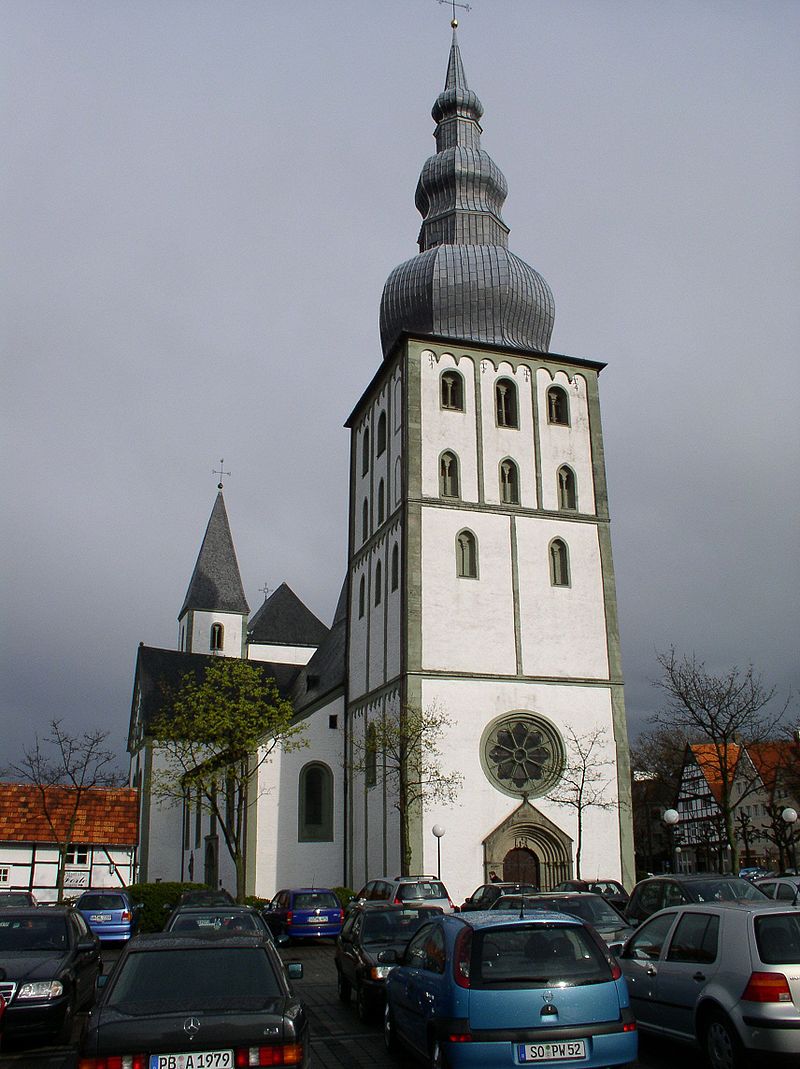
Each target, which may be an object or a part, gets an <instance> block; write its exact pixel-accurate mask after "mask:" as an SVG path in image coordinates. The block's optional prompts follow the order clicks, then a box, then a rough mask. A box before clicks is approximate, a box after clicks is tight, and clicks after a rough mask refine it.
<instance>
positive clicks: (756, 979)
mask: <svg viewBox="0 0 800 1069" xmlns="http://www.w3.org/2000/svg"><path fill="white" fill-rule="evenodd" d="M742 998H743V999H744V1001H745V1002H791V1001H792V993H791V991H790V990H789V983H788V981H787V979H786V977H785V976H784V975H783V973H780V972H754V973H751V974H750V979H749V980H748V981H747V987H746V988H745V989H744V994H743V995H742Z"/></svg>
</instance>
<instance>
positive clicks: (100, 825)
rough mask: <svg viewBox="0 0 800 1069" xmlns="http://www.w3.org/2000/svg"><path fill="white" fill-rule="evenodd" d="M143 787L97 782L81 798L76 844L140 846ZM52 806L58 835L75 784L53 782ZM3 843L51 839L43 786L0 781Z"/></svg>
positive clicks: (0, 835)
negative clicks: (57, 784) (43, 797)
mask: <svg viewBox="0 0 800 1069" xmlns="http://www.w3.org/2000/svg"><path fill="white" fill-rule="evenodd" d="M138 793H139V792H138V791H136V790H135V789H134V788H132V787H92V788H91V789H90V790H88V791H87V792H86V793H85V794H84V796H83V798H82V799H81V804H80V808H79V809H78V819H77V821H76V824H75V830H74V832H73V834H72V841H73V843H81V844H84V843H85V844H86V845H91V844H97V845H104V846H135V845H136V844H137V843H138V842H139V803H138ZM47 798H48V808H49V810H50V814H51V816H52V818H53V823H54V824H55V827H56V830H57V832H58V833H59V834H61V835H63V834H65V831H66V827H67V822H68V820H69V817H70V815H71V813H72V807H73V805H74V788H72V787H48V788H47ZM0 842H23V843H32V842H33V843H51V842H53V833H52V831H51V830H50V825H49V824H48V822H47V818H46V817H45V814H44V808H43V805H42V798H41V794H40V793H39V789H38V787H34V786H33V785H32V784H30V783H0Z"/></svg>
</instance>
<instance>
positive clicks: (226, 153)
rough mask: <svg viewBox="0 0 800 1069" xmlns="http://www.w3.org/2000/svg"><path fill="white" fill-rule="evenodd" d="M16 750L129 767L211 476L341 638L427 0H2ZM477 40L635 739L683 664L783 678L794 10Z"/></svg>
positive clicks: (240, 529) (794, 464)
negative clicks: (594, 409)
mask: <svg viewBox="0 0 800 1069" xmlns="http://www.w3.org/2000/svg"><path fill="white" fill-rule="evenodd" d="M0 15H1V16H2V22H3V24H4V25H3V34H2V56H0V64H1V65H2V70H3V75H2V85H1V90H2V109H1V110H2V144H3V163H2V169H1V171H0V176H1V181H2V186H1V187H0V195H1V196H2V205H3V217H4V226H3V237H2V243H3V244H2V254H3V255H2V265H3V269H4V276H5V277H4V280H3V294H2V301H3V308H2V346H3V352H4V381H3V395H2V396H3V401H2V408H3V435H4V447H3V457H4V461H5V478H6V486H7V492H6V508H5V509H4V510H3V513H4V517H3V527H2V546H3V558H2V561H3V565H2V574H3V587H2V605H3V628H4V630H3V636H2V644H1V648H2V709H1V712H0V715H1V716H2V721H0V727H1V730H2V737H1V739H0V761H1V760H2V758H3V757H5V758H8V757H12V756H15V755H16V754H17V753H18V752H19V750H20V749H21V747H22V746H23V745H25V744H26V743H27V742H28V741H29V740H30V739H31V738H32V735H33V732H34V730H36V729H42V728H44V727H46V725H47V723H48V722H49V720H50V719H51V718H52V717H54V716H60V717H63V718H64V719H65V721H66V724H67V725H68V726H70V727H72V728H73V729H74V730H78V729H79V728H81V727H82V726H84V725H88V726H97V725H105V726H106V727H107V728H108V729H109V730H110V732H111V740H112V742H113V744H114V745H115V746H116V747H118V748H119V750H120V752H121V753H124V746H125V734H126V727H127V720H128V713H129V706H130V695H131V683H132V670H133V664H134V659H135V654H136V646H137V643H138V642H139V641H140V640H142V641H144V642H146V643H147V644H149V645H161V646H167V647H173V646H174V644H175V638H176V621H175V618H176V614H177V612H178V610H179V608H180V606H181V602H182V600H183V596H184V594H185V591H186V587H187V584H188V581H189V577H190V575H191V571H192V567H193V565H194V561H195V558H196V555H197V551H198V548H199V545H200V540H201V538H202V534H203V531H204V529H205V524H206V521H207V519H208V515H209V513H210V510H211V506H212V504H213V500H214V495H215V492H216V491H215V487H216V481H217V479H216V477H215V476H213V475H212V474H211V472H212V468H215V467H218V460H219V458H220V457H224V458H225V467H226V469H228V470H230V471H231V476H230V478H227V479H226V480H225V482H226V501H227V505H228V511H229V515H230V519H231V523H232V527H233V532H234V538H235V540H236V545H237V550H238V554H239V562H240V566H241V571H242V576H243V579H244V583H245V588H246V591H247V595H248V598H249V600H250V604H251V607H252V608H253V609H255V608H256V607H257V606H258V605H259V604H260V602H261V599H262V595H261V594H259V592H258V591H259V588H260V587H262V586H263V584H264V583H265V582H266V583H267V584H268V585H269V586H270V587H272V588H275V587H276V586H278V585H279V584H280V583H281V582H282V581H286V582H288V583H289V585H290V586H292V587H293V589H294V590H295V591H296V592H297V594H298V595H299V596H300V597H302V598H303V599H304V600H305V601H306V602H307V604H308V605H309V606H310V607H311V608H312V609H313V610H314V611H315V612H316V613H317V614H318V615H319V616H320V617H321V618H322V619H323V620H325V621H326V622H330V618H331V615H332V612H333V609H334V605H335V601H336V597H337V594H338V591H339V587H340V584H341V581H342V578H343V575H344V568H345V535H346V493H347V435H346V432H345V431H344V430H343V429H342V423H343V421H344V419H345V418H346V417H347V415H348V413H349V411H350V409H351V407H352V405H353V404H354V402H355V401H356V400H357V398H358V397H359V395H360V393H361V391H362V390H363V388H364V386H365V385H366V383H367V382H368V381H369V379H370V378H371V376H372V375H373V373H374V371H375V370H376V368H377V367H378V364H379V361H380V345H379V337H378V323H377V315H378V303H379V300H380V294H381V289H382V287H383V283H384V281H385V279H386V276H387V275H388V273H389V271H390V270H391V269H392V267H394V266H395V265H396V264H397V263H399V262H400V261H402V260H404V259H406V258H407V257H408V256H409V255H411V254H412V253H413V251H414V250H415V247H416V246H415V239H416V235H417V231H418V227H419V218H418V216H417V214H416V211H415V209H414V203H413V196H414V188H415V184H416V180H417V176H418V174H419V171H420V168H421V166H422V163H423V162H424V160H425V158H426V157H427V156H428V155H429V154H430V153H431V152H433V150H434V143H433V140H432V137H431V134H432V132H433V122H432V120H431V118H430V108H431V106H432V104H433V101H434V99H435V97H436V95H437V93H438V92H439V90H440V88H441V86H442V83H443V80H444V74H445V67H446V61H447V53H448V49H449V44H450V29H449V25H448V22H449V15H448V11H447V8H445V7H443V6H440V5H438V4H436V3H434V0H403V2H399V0H385V2H384V0H304V2H303V3H293V4H289V3H285V2H282V0H237V2H232V0H231V2H214V3H211V2H208V3H206V2H202V0H185V2H184V0H169V2H167V3H164V0H155V2H148V0H137V2H136V3H129V2H115V0H95V2H93V0H81V2H79V3H78V2H66V0H65V2H61V3H56V2H50V3H43V2H39V0H10V2H9V0H6V2H5V3H4V4H3V5H2V9H0ZM459 40H460V45H461V50H462V55H463V58H464V63H465V69H466V73H467V78H468V80H469V82H470V85H471V87H472V88H474V89H475V90H476V91H477V93H478V94H479V96H480V98H481V100H482V101H483V104H484V107H485V115H484V119H483V127H484V138H483V143H484V147H486V148H487V149H488V151H489V152H490V153H491V154H492V156H493V157H494V159H495V160H496V162H497V163H498V165H499V166H500V168H501V169H502V170H503V172H504V174H505V175H506V178H507V179H508V183H509V188H510V194H509V197H508V201H507V202H506V206H505V212H504V215H505V219H506V222H507V223H508V224H509V226H510V227H511V238H510V243H511V248H512V249H513V251H514V252H515V253H516V254H517V255H519V256H521V257H522V258H523V259H525V260H527V261H528V262H529V263H531V264H532V265H533V266H534V267H535V268H537V270H539V271H540V272H541V273H542V274H543V275H544V276H545V278H546V279H547V280H548V281H549V283H550V285H551V287H552V289H553V292H554V295H555V301H556V326H555V332H554V336H553V344H552V349H553V351H555V352H559V353H567V354H571V355H574V356H582V357H591V358H593V359H598V360H603V361H607V363H608V368H607V369H606V371H604V373H603V375H602V376H601V391H602V392H601V397H602V403H603V421H604V430H605V445H606V462H607V467H608V476H609V484H610V494H611V509H612V517H613V528H612V531H613V544H614V555H615V565H616V572H617V583H618V595H619V608H620V619H621V627H622V643H623V661H624V667H625V673H626V680H627V703H628V711H629V718H630V720H631V723H632V724H633V725H634V726H638V725H639V724H641V722H642V721H643V719H644V717H646V715H647V714H648V713H649V712H650V711H651V709H652V706H653V702H654V701H656V700H657V694H656V692H654V691H653V689H652V687H651V686H650V684H649V680H651V679H652V678H653V677H654V676H655V674H656V664H655V652H656V651H657V650H663V649H665V648H666V647H667V646H669V645H670V644H671V643H674V644H675V646H676V647H677V648H678V649H679V650H681V651H684V650H685V651H689V652H691V651H696V653H697V654H698V656H700V657H703V658H705V660H706V662H707V664H708V666H709V667H710V668H712V669H717V668H719V669H724V668H727V667H729V666H730V665H733V664H737V663H738V664H742V665H744V664H746V663H748V662H750V661H752V662H753V663H754V664H755V665H756V666H757V667H758V668H759V669H761V670H762V671H763V672H764V674H765V676H766V678H767V679H768V680H769V681H770V682H771V683H774V684H775V685H776V686H777V687H778V688H779V690H780V691H781V692H783V693H785V692H786V691H787V690H788V689H789V688H790V687H794V688H795V689H796V688H797V675H798V672H797V665H798V657H797V653H798V636H800V620H798V600H799V598H798V593H799V592H800V577H799V576H798V529H800V524H798V519H800V478H798V462H799V461H800V437H799V435H798V419H797V413H798V400H800V399H799V398H798V375H797V355H798V354H797V347H798V337H800V311H798V308H799V305H798V290H799V289H800V285H799V284H800V207H799V205H800V197H798V192H800V190H798V174H799V173H800V167H799V166H798V165H799V164H800V138H799V137H798V122H797V116H798V108H799V106H800V78H799V76H798V69H800V68H798V64H797V55H798V54H799V53H800V48H799V47H798V46H799V45H800V5H798V4H797V3H796V0H788V2H780V0H764V2H760V3H754V2H748V3H742V2H738V0H724V2H717V0H703V2H700V0H694V2H681V0H678V2H675V3H670V4H664V3H663V2H661V0H635V2H634V0H629V2H626V0H583V2H581V0H475V2H474V4H473V10H472V11H471V12H470V13H469V14H467V15H463V17H462V20H461V26H460V30H459Z"/></svg>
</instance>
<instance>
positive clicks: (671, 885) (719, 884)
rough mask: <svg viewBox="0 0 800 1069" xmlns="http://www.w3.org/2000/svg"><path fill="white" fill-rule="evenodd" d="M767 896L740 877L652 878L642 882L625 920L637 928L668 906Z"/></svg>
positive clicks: (629, 905)
mask: <svg viewBox="0 0 800 1069" xmlns="http://www.w3.org/2000/svg"><path fill="white" fill-rule="evenodd" d="M766 897H767V896H766V895H765V894H764V893H763V891H759V889H758V888H757V887H755V886H754V885H753V884H752V883H750V882H749V880H743V879H741V877H739V876H718V875H715V874H714V873H705V874H702V873H701V874H698V875H680V874H675V875H673V876H650V877H649V878H648V879H646V880H640V881H639V883H637V884H636V886H635V887H634V889H633V891H632V892H631V897H630V901H629V902H628V904H627V906H626V907H625V909H624V914H625V920H627V921H628V922H629V923H630V924H632V925H634V927H635V926H636V925H638V924H641V923H642V921H646V920H647V918H648V917H650V916H652V915H653V914H654V913H657V912H658V911H659V910H660V909H665V908H666V907H667V906H681V905H684V904H685V903H688V902H732V901H736V900H737V899H740V898H741V899H745V900H746V901H751V902H752V901H756V902H760V901H763V900H764V899H765V898H766Z"/></svg>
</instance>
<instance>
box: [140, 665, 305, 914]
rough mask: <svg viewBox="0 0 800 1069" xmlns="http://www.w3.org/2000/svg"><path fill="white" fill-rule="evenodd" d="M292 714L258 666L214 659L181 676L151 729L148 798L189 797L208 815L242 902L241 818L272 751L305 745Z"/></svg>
mask: <svg viewBox="0 0 800 1069" xmlns="http://www.w3.org/2000/svg"><path fill="white" fill-rule="evenodd" d="M293 715H294V713H293V709H292V704H291V702H289V701H287V700H286V699H285V698H282V697H281V695H280V693H279V691H278V685H277V683H276V682H275V680H274V679H270V678H267V677H265V675H264V672H263V669H262V668H261V667H260V666H259V665H258V664H254V663H251V662H250V661H241V660H238V659H235V658H232V657H219V658H215V659H214V660H213V661H211V662H210V663H209V664H208V666H207V667H206V668H205V670H204V672H203V674H202V676H201V677H200V678H198V677H197V676H195V675H193V674H191V673H189V674H187V675H185V676H184V677H183V680H182V682H181V685H180V687H179V688H178V689H177V691H175V692H174V693H168V694H167V695H166V700H165V702H164V704H163V706H162V710H161V712H160V713H159V714H158V716H156V717H155V718H154V720H153V722H152V724H151V725H150V731H151V734H152V736H153V738H154V741H155V742H156V743H157V744H158V746H159V749H160V751H161V753H162V754H163V755H164V757H165V760H166V767H165V769H164V770H163V771H161V772H159V773H157V774H156V776H155V777H154V784H153V791H154V794H155V796H156V797H158V798H161V799H165V800H171V801H182V800H183V799H185V798H186V796H187V795H189V796H194V797H196V798H198V799H199V801H200V804H201V806H202V808H203V809H205V810H206V811H207V812H209V813H212V814H213V815H214V817H215V818H216V821H217V826H218V827H219V829H220V831H221V833H222V837H223V839H224V841H225V846H226V847H227V849H228V853H229V854H230V856H231V860H232V861H233V864H234V868H235V870H236V899H237V901H239V902H242V901H243V900H244V897H245V847H246V843H245V824H246V822H245V813H246V810H247V805H248V799H250V801H251V802H252V800H253V799H252V792H253V790H254V789H255V786H254V785H255V784H256V783H257V773H258V770H259V768H261V766H262V765H264V764H265V763H266V762H268V761H269V760H270V758H271V756H272V755H273V753H274V752H275V751H276V750H277V749H281V750H283V751H284V752H285V753H288V752H289V751H291V750H296V749H298V748H299V747H301V746H307V745H308V742H307V740H306V739H305V737H304V728H303V725H302V724H296V723H294V721H293Z"/></svg>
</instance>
